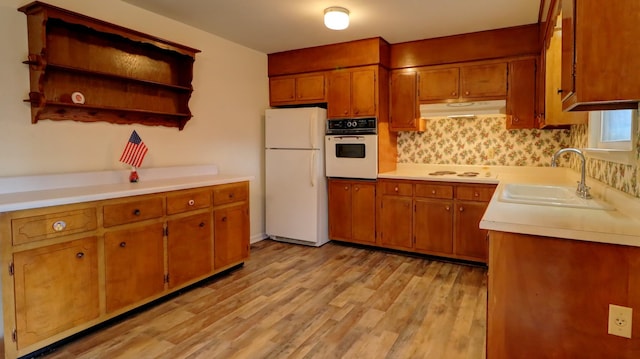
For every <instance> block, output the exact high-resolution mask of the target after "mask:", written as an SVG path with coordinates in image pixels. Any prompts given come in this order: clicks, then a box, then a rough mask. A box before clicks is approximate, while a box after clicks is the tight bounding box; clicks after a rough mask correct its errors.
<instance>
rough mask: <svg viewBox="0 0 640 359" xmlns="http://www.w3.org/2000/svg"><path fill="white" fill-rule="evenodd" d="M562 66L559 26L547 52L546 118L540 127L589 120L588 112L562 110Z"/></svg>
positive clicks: (582, 122) (560, 31)
mask: <svg viewBox="0 0 640 359" xmlns="http://www.w3.org/2000/svg"><path fill="white" fill-rule="evenodd" d="M561 66H562V29H561V28H557V29H556V30H554V31H553V35H552V37H551V39H550V41H549V48H548V49H547V51H546V53H545V91H544V118H543V119H541V122H540V127H545V126H558V125H573V124H584V123H587V121H588V115H589V113H588V112H564V111H562V90H561V84H560V83H561Z"/></svg>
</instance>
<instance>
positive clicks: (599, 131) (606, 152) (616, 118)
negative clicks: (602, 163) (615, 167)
mask: <svg viewBox="0 0 640 359" xmlns="http://www.w3.org/2000/svg"><path fill="white" fill-rule="evenodd" d="M637 124H638V111H637V110H610V111H591V112H590V113H589V145H588V148H586V149H585V150H586V151H587V154H588V155H589V156H590V157H594V158H598V159H602V160H606V161H611V162H618V163H626V164H633V149H634V146H635V140H636V137H637V131H638V125H637Z"/></svg>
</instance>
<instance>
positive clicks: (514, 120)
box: [511, 117, 520, 123]
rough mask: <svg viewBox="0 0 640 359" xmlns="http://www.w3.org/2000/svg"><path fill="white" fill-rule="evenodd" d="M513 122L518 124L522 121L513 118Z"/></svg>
mask: <svg viewBox="0 0 640 359" xmlns="http://www.w3.org/2000/svg"><path fill="white" fill-rule="evenodd" d="M511 122H513V123H518V122H520V119H519V118H517V117H513V119H512V120H511Z"/></svg>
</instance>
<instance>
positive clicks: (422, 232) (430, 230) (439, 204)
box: [413, 199, 453, 255]
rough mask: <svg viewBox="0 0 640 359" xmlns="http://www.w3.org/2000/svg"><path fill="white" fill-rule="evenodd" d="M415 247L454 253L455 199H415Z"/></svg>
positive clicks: (420, 249)
mask: <svg viewBox="0 0 640 359" xmlns="http://www.w3.org/2000/svg"><path fill="white" fill-rule="evenodd" d="M413 231H414V238H415V249H416V250H418V251H426V252H429V253H433V254H442V255H450V254H452V253H453V241H452V238H453V201H451V200H430V199H416V200H415V217H414V225H413Z"/></svg>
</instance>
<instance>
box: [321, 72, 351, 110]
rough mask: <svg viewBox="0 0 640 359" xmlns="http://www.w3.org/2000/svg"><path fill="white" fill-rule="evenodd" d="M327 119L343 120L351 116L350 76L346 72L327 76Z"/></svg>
mask: <svg viewBox="0 0 640 359" xmlns="http://www.w3.org/2000/svg"><path fill="white" fill-rule="evenodd" d="M328 78H329V84H328V88H327V117H328V118H345V117H350V114H351V74H350V73H349V71H346V70H336V71H332V72H330V73H329V75H328Z"/></svg>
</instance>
